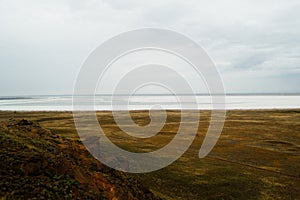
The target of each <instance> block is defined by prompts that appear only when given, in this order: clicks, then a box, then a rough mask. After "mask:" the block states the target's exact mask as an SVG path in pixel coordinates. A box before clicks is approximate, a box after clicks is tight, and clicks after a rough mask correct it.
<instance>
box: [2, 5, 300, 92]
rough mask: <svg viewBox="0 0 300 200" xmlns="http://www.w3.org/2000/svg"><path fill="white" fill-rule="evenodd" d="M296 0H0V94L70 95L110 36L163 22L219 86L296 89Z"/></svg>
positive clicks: (299, 67)
mask: <svg viewBox="0 0 300 200" xmlns="http://www.w3.org/2000/svg"><path fill="white" fill-rule="evenodd" d="M299 11H300V1H299V0H288V1H283V0H243V1H241V0H236V1H233V0H226V1H224V0H219V1H218V0H211V1H199V0H189V1H182V0H180V1H179V0H178V1H175V0H163V1H162V0H152V1H141V0H127V1H125V0H102V1H100V0H97V1H96V0H86V1H82V0H51V1H50V0H49V1H45V0H26V1H25V0H0V69H1V73H0V96H9V95H31V94H71V93H72V90H73V84H74V81H75V79H76V76H77V74H78V72H79V69H80V66H81V64H82V63H83V61H84V60H85V58H86V57H87V56H88V55H89V53H90V52H91V51H92V50H93V49H94V48H96V47H97V46H98V45H100V44H101V43H102V42H104V41H105V40H107V39H109V38H110V37H112V36H114V35H117V34H119V33H121V32H124V31H129V30H132V29H137V28H144V27H155V28H167V29H171V30H174V31H177V32H180V33H183V34H185V35H187V36H189V37H190V38H192V39H193V40H195V41H196V42H197V43H198V44H199V45H201V46H202V47H203V48H204V49H205V50H206V51H207V53H208V54H209V56H210V57H211V58H212V59H213V60H214V62H215V63H216V66H217V67H218V69H219V70H220V72H221V75H222V78H223V81H224V86H225V89H226V92H246V93H249V92H284V93H289V92H300V87H299V85H300V37H299V36H300V12H299Z"/></svg>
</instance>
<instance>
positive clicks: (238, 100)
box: [0, 94, 300, 111]
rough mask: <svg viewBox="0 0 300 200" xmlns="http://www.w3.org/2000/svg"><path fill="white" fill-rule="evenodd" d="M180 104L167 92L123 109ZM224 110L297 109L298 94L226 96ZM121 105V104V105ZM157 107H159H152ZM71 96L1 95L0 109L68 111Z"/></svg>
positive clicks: (202, 105) (202, 99)
mask: <svg viewBox="0 0 300 200" xmlns="http://www.w3.org/2000/svg"><path fill="white" fill-rule="evenodd" d="M110 99H111V97H110V96H96V98H95V108H96V110H112V105H111V100H110ZM183 99H184V100H183V101H181V104H178V103H177V99H176V98H175V97H174V96H170V95H167V96H166V95H140V96H134V97H132V98H131V99H130V101H129V104H128V107H125V109H130V110H139V109H150V108H151V107H153V106H155V105H156V106H157V105H160V106H161V107H160V108H164V109H180V108H186V109H188V108H191V107H190V102H191V97H190V96H188V95H186V96H184V97H183ZM196 99H197V106H198V109H213V107H212V105H211V97H210V96H207V95H199V96H197V97H196ZM127 102H128V101H127V100H126V99H125V98H124V97H122V96H118V97H117V104H118V105H127ZM217 103H218V102H217ZM225 106H226V109H228V110H229V109H283V108H300V94H298V95H278V94H277V95H249V94H248V95H227V96H226V105H225ZM122 108H124V107H122ZM155 108H156V109H157V108H159V107H155ZM72 109H73V106H72V96H70V95H69V96H68V95H66V96H30V97H0V110H16V111H71V110H72Z"/></svg>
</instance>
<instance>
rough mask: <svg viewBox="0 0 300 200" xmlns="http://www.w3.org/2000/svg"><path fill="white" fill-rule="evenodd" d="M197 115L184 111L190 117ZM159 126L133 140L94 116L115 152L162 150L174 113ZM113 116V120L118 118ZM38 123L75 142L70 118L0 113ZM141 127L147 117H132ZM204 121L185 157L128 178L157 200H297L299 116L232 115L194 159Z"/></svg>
mask: <svg viewBox="0 0 300 200" xmlns="http://www.w3.org/2000/svg"><path fill="white" fill-rule="evenodd" d="M195 112H198V111H190V113H191V115H193V114H195ZM167 114H168V117H167V121H166V123H165V126H164V127H163V128H162V129H161V131H160V132H159V133H158V134H157V135H156V136H154V137H151V138H148V139H137V138H133V137H131V136H129V135H127V134H126V133H124V132H123V131H122V130H121V129H120V128H119V127H118V126H117V124H116V123H115V121H114V119H113V115H112V113H111V112H108V111H101V112H98V113H97V117H98V119H99V122H100V124H101V126H102V128H103V130H104V131H105V133H106V135H107V136H108V137H109V138H110V139H111V140H112V141H113V142H114V143H115V144H117V145H119V146H120V147H122V148H124V149H127V150H130V151H134V152H149V151H153V150H155V149H158V148H161V147H163V146H164V145H166V144H168V143H169V142H170V141H171V140H172V139H173V137H174V136H175V134H176V132H177V130H178V127H179V125H180V111H177V110H170V111H168V112H167ZM124 116H125V113H124V112H119V113H118V114H117V117H120V118H122V117H124ZM12 117H13V118H15V119H23V118H24V119H28V120H31V121H35V122H38V123H39V124H40V125H41V126H42V127H44V128H46V129H49V130H51V131H52V133H54V134H57V135H59V136H60V137H65V138H68V139H71V140H78V141H79V140H80V139H79V137H78V134H77V132H76V129H75V126H74V121H73V115H72V113H71V112H4V111H1V112H0V121H2V120H7V119H9V118H12ZM131 117H132V119H133V120H134V121H135V122H136V123H137V124H139V125H141V126H144V125H147V124H148V123H149V122H150V118H149V113H148V111H132V112H131ZM209 121H210V111H201V119H200V121H199V125H200V126H199V129H198V132H197V135H196V138H195V140H194V142H193V144H192V145H191V146H190V148H189V149H188V150H187V151H186V153H185V154H184V155H183V156H182V157H181V158H180V159H178V160H177V161H176V162H174V163H173V164H171V165H169V166H168V167H166V168H164V169H161V170H158V171H155V172H151V173H145V174H131V176H135V177H137V178H138V179H140V180H141V181H142V183H143V184H144V185H145V186H146V187H148V188H150V190H151V191H152V192H153V193H154V194H156V195H157V196H159V197H161V198H163V199H300V110H295V109H294V110H232V111H228V112H227V117H226V121H225V125H224V129H223V132H222V135H221V137H220V139H219V141H218V143H217V145H216V146H215V147H214V149H213V151H212V152H211V153H210V154H209V155H208V156H207V157H205V158H203V159H199V158H198V153H199V149H200V146H201V144H202V141H203V138H204V136H205V134H206V131H207V128H208V126H209Z"/></svg>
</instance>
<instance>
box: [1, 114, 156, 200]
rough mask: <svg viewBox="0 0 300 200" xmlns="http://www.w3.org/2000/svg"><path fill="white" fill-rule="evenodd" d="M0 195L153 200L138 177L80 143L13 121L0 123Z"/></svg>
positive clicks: (42, 197)
mask: <svg viewBox="0 0 300 200" xmlns="http://www.w3.org/2000/svg"><path fill="white" fill-rule="evenodd" d="M0 199H125V200H126V199H150V200H151V199H156V198H155V197H154V195H153V194H152V193H151V192H150V191H149V190H148V189H147V188H145V187H143V186H142V185H141V184H140V183H139V181H137V180H136V179H135V178H132V177H130V176H129V175H127V174H125V173H122V172H119V171H115V170H112V169H110V168H108V167H106V166H104V165H102V164H101V163H100V162H98V161H97V160H96V159H94V158H93V157H92V156H91V155H90V154H89V152H88V151H87V150H86V149H85V148H84V146H83V145H82V144H81V143H80V142H78V141H74V140H69V139H67V138H63V137H60V136H58V135H55V134H53V133H52V132H51V131H49V130H46V129H44V128H42V127H41V126H40V125H39V124H38V123H35V122H31V121H27V120H24V119H23V120H15V119H10V120H9V121H5V122H1V123H0Z"/></svg>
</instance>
